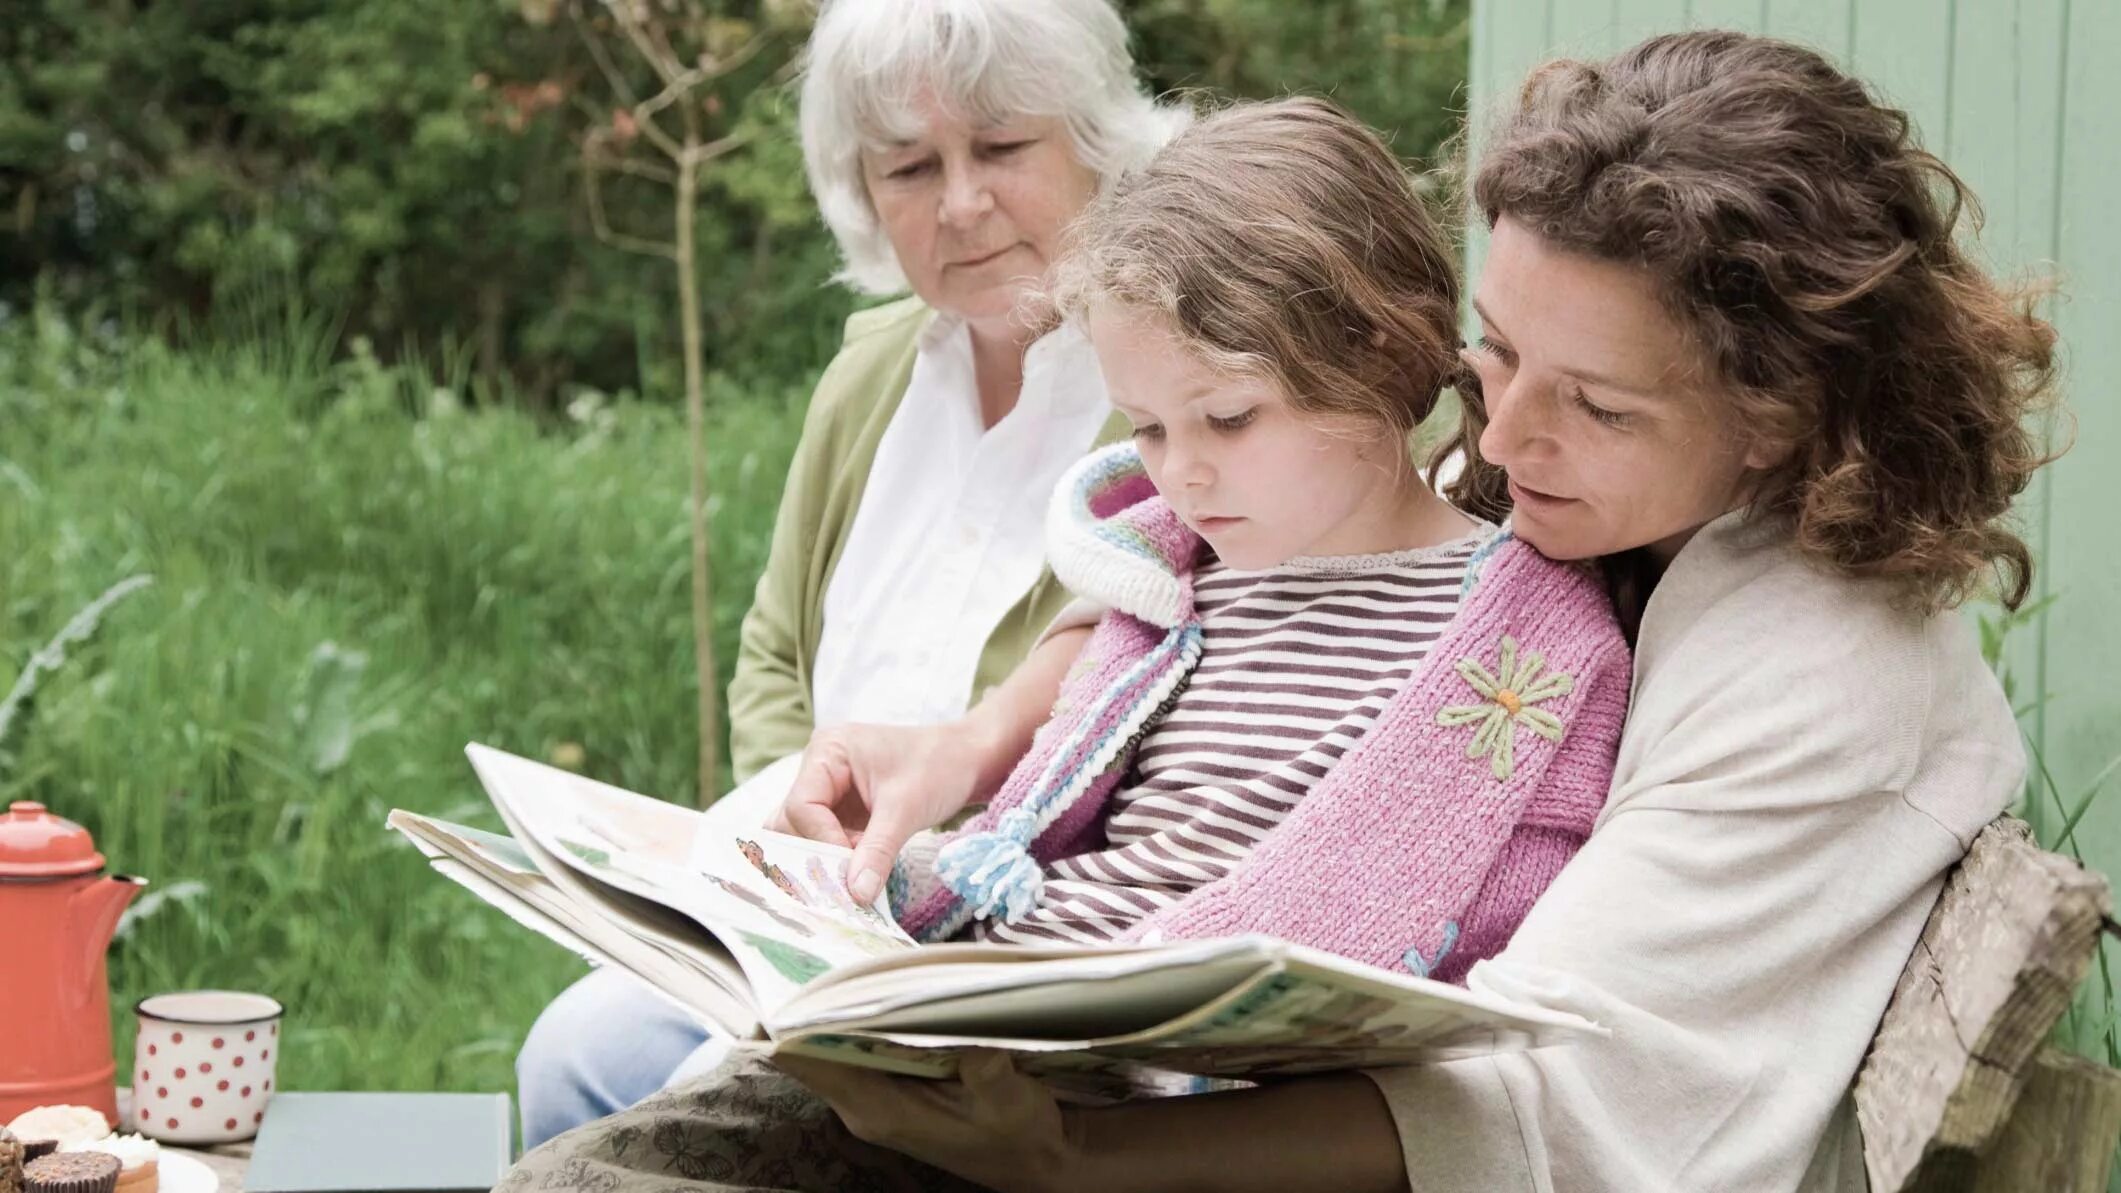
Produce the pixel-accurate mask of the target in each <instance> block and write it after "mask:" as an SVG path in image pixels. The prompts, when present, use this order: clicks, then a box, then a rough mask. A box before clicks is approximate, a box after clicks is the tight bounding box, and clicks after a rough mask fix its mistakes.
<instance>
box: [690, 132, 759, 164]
mask: <svg viewBox="0 0 2121 1193" xmlns="http://www.w3.org/2000/svg"><path fill="white" fill-rule="evenodd" d="M755 135H756V134H755V133H754V132H753V131H752V130H750V129H745V130H742V131H740V132H733V133H730V134H729V135H728V136H726V137H717V138H715V139H714V140H712V141H709V142H707V143H706V144H705V145H695V146H693V147H692V151H691V152H690V153H688V154H687V155H686V159H687V160H688V161H689V162H690V163H691V165H692V168H693V169H695V170H698V169H700V168H702V167H704V166H705V165H706V164H707V163H708V162H711V161H713V160H714V159H716V158H718V157H726V156H728V155H729V154H731V153H734V152H735V151H737V150H739V149H742V148H743V147H744V146H745V145H746V144H748V143H749V142H750V140H751V138H752V137H753V136H755Z"/></svg>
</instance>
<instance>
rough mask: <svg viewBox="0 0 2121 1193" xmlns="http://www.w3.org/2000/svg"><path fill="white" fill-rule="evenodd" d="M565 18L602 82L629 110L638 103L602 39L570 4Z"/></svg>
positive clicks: (624, 74)
mask: <svg viewBox="0 0 2121 1193" xmlns="http://www.w3.org/2000/svg"><path fill="white" fill-rule="evenodd" d="M567 16H568V18H569V19H570V20H572V21H573V22H574V28H575V32H576V33H579V34H581V36H582V44H583V45H584V46H587V47H588V49H589V56H590V58H591V59H593V60H594V61H595V62H596V64H597V70H598V71H600V72H602V74H603V76H604V82H606V83H607V84H609V85H610V86H611V93H612V94H613V95H615V96H617V97H618V100H619V102H620V103H622V104H625V105H626V106H627V107H629V108H630V107H633V106H634V105H636V104H638V103H640V102H641V101H640V100H639V99H638V98H637V97H636V96H635V95H634V94H633V87H632V85H631V84H629V83H627V82H626V72H624V71H622V70H620V69H619V67H618V64H617V63H615V62H613V61H612V60H611V55H610V54H609V53H607V52H606V51H605V49H604V39H603V38H601V37H598V36H597V35H596V33H595V32H593V31H592V30H591V29H590V28H589V26H588V24H587V23H586V22H584V21H583V20H582V13H581V10H580V9H578V8H576V7H574V6H573V5H571V4H570V5H568V6H567Z"/></svg>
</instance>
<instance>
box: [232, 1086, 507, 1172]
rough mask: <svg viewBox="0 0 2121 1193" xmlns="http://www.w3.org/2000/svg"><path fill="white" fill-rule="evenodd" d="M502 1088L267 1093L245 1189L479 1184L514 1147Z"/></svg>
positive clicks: (503, 1168)
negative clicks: (450, 1091) (269, 1096)
mask: <svg viewBox="0 0 2121 1193" xmlns="http://www.w3.org/2000/svg"><path fill="white" fill-rule="evenodd" d="M513 1141H514V1134H513V1131H512V1116H511V1115H510V1113H509V1103H508V1095H507V1094H388V1093H346V1094H336V1093H333V1094H325V1093H319V1094H276V1095H274V1097H273V1100H272V1102H271V1104H270V1105H268V1106H267V1107H266V1110H265V1124H264V1125H263V1126H262V1127H261V1128H259V1130H258V1142H257V1145H256V1147H255V1148H254V1149H253V1150H252V1153H251V1161H250V1171H249V1173H247V1174H246V1175H245V1176H244V1178H243V1188H244V1190H245V1193H470V1191H472V1190H477V1191H478V1193H485V1191H486V1190H489V1189H491V1188H493V1186H494V1184H495V1182H497V1181H499V1180H500V1179H501V1174H502V1173H503V1172H505V1171H507V1168H508V1164H509V1160H510V1158H511V1157H512V1156H513V1154H514V1143H513Z"/></svg>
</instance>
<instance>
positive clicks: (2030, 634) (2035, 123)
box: [1953, 0, 2114, 857]
mask: <svg viewBox="0 0 2121 1193" xmlns="http://www.w3.org/2000/svg"><path fill="white" fill-rule="evenodd" d="M2069 4H2070V0H2017V4H2016V5H2015V10H2014V14H2013V15H2014V17H2015V21H2014V27H2015V33H2016V37H2017V46H2016V48H2017V59H2018V67H2017V86H2016V88H2015V91H2014V94H2013V102H2012V108H2013V119H2012V130H2011V134H2010V137H2011V143H2012V145H2013V147H2014V153H2015V155H2016V162H2015V163H2014V166H2013V169H2012V172H2011V177H2010V178H2009V179H2008V180H2007V181H2006V182H1996V181H1993V180H1984V181H1983V183H1982V184H1980V185H1979V186H1977V188H1976V193H1978V194H1979V195H1980V196H1981V198H1982V199H1983V200H1986V201H1989V202H1990V203H1991V204H1992V208H1991V218H1990V222H1989V226H1988V229H1987V230H1985V231H1984V232H1983V234H1982V240H1983V242H1984V243H1985V245H1986V246H1987V247H1988V250H1989V254H1990V259H1991V260H1993V261H1995V262H1997V263H1999V264H2007V265H2009V266H2010V267H2012V268H2015V269H2017V270H2019V271H2021V272H2024V273H2037V274H2041V275H2045V276H2056V274H2057V270H2058V264H2057V260H2058V257H2059V255H2060V252H2061V245H2060V241H2059V239H2058V235H2057V228H2056V226H2055V221H2056V216H2057V214H2058V204H2057V199H2058V197H2059V191H2058V190H2057V187H2058V186H2059V185H2060V181H2061V172H2062V158H2061V150H2062V142H2063V139H2064V131H2065V130H2064V129H2063V127H2062V115H2063V102H2062V101H2063V89H2064V87H2066V86H2067V83H2068V79H2067V63H2066V61H2065V59H2066V54H2067V49H2066V45H2065V34H2066V32H2067V30H2066V28H2065V22H2066V21H2067V19H2068V7H2069ZM1966 16H1967V14H1966V13H1965V12H1964V11H1962V12H1961V14H1960V20H1961V21H1962V23H1964V22H1965V20H1966ZM1966 45H1967V43H1965V42H1964V41H1962V46H1966ZM1971 50H1972V47H1970V46H1968V47H1967V49H1966V50H1963V51H1962V56H1961V57H1960V58H1959V63H1960V65H1959V67H1958V68H1957V69H1958V70H1959V71H1961V72H1964V71H1965V70H1966V69H1967V66H1966V63H1967V59H1966V58H1965V57H1964V56H1963V54H1964V53H1966V52H1971ZM1956 90H1957V89H1955V91H1956ZM1998 98H1999V99H2000V97H1998ZM1976 99H1977V97H1974V96H1972V95H1968V96H1967V97H1966V99H1965V101H1963V102H1961V101H1959V100H1957V99H1956V98H1955V103H1959V104H1960V106H1959V108H1958V111H1959V112H1960V113H1961V116H1955V117H1954V126H1953V127H1954V133H1955V135H1956V133H1957V129H1958V123H1957V122H1958V120H1959V119H1960V118H1962V117H1963V115H1964V113H1965V112H1966V110H1967V105H1969V104H1971V103H1973V102H1975V100H1976ZM2006 190H2007V191H2008V197H2003V195H2004V191H2006ZM1995 204H2000V205H2001V207H2000V210H1999V209H1998V208H1997V207H1995V206H1993V205H1995ZM2047 309H2048V312H2049V314H2050V316H2051V317H2052V316H2053V315H2054V314H2055V313H2056V308H2055V307H2054V304H2052V303H2050V304H2049V305H2048V308H2047ZM2042 421H2043V431H2044V436H2045V437H2046V438H2047V439H2048V440H2049V441H2050V442H2052V440H2053V433H2054V432H2053V420H2052V419H2043V420H2042ZM2109 450H2112V449H2109ZM2054 471H2055V470H2054V469H2053V468H2043V469H2041V470H2040V473H2039V474H2038V475H2037V476H2036V477H2034V478H2033V483H2032V486H2031V487H2030V488H2028V489H2027V490H2026V492H2025V493H2023V494H2022V495H2020V497H2019V498H2018V508H2017V517H2018V521H2019V524H2020V526H2021V528H2022V530H2023V533H2024V534H2025V536H2026V541H2027V542H2028V543H2030V544H2031V546H2032V548H2033V555H2034V558H2035V560H2036V561H2037V563H2036V566H2035V570H2034V573H2033V584H2034V588H2033V599H2034V600H2036V601H2038V600H2042V599H2044V598H2045V597H2047V596H2048V595H2049V594H2050V593H2051V592H2052V591H2053V588H2052V585H2053V583H2054V574H2053V571H2054V570H2053V568H2052V567H2051V566H2050V565H2051V564H2052V563H2053V561H2054V554H2053V552H2052V551H2051V550H2050V549H2049V547H2048V542H2047V524H2048V520H2049V517H2050V513H2051V507H2050V505H2049V501H2050V493H2051V490H2052V487H2053V481H2054ZM2046 637H2047V622H2046V619H2045V618H2042V619H2040V620H2039V621H2038V622H2036V623H2035V624H2034V625H2032V626H2030V627H2028V628H2027V629H2025V630H2022V631H2020V632H2019V633H2017V634H2015V635H2013V637H2012V639H2011V641H2010V642H2009V643H2008V648H2007V653H2006V654H2005V661H2006V663H2007V664H2008V666H2009V667H2010V672H2011V674H2012V675H2013V676H2014V677H2016V679H2017V681H2018V683H2017V686H2018V687H2019V689H2020V690H2021V691H2022V692H2023V696H2021V699H2030V698H2032V697H2034V696H2037V695H2038V694H2040V693H2042V692H2046V691H2049V690H2050V689H2049V687H2048V680H2047V668H2046V661H2045V655H2046V650H2045V646H2046ZM2028 735H2029V737H2030V739H2031V744H2032V747H2033V749H2034V750H2036V751H2038V752H2040V753H2041V754H2042V755H2044V754H2045V753H2046V749H2047V732H2046V714H2045V712H2044V711H2043V712H2041V713H2039V714H2036V715H2035V716H2034V717H2033V718H2031V723H2030V724H2029V725H2028ZM2030 818H2031V819H2032V820H2033V823H2034V824H2036V825H2041V826H2043V827H2044V826H2045V825H2047V824H2049V823H2052V822H2053V817H2052V815H2051V813H2050V812H2048V811H2047V810H2046V809H2042V810H2041V811H2040V812H2039V813H2038V814H2036V815H2034V816H2032V817H2030ZM2107 856H2109V857H2111V856H2114V855H2113V854H2108V855H2107Z"/></svg>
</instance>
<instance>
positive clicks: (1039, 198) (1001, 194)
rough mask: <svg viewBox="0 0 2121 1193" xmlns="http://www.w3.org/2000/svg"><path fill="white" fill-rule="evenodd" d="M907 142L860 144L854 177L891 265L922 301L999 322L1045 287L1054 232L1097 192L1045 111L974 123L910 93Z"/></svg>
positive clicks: (983, 322)
mask: <svg viewBox="0 0 2121 1193" xmlns="http://www.w3.org/2000/svg"><path fill="white" fill-rule="evenodd" d="M920 111H921V112H922V115H923V120H924V122H925V125H926V127H925V129H924V131H923V133H922V135H921V136H920V137H918V138H917V139H915V140H912V141H907V142H903V143H900V144H896V145H892V146H890V147H888V148H886V149H883V150H881V151H872V150H868V149H865V150H863V151H862V178H863V180H864V182H865V183H866V184H867V185H868V188H869V201H870V202H871V204H873V205H874V206H875V208H876V214H877V218H878V219H879V220H880V221H882V224H883V228H884V234H885V235H886V236H887V237H889V238H890V240H891V247H892V249H893V250H894V251H895V252H896V253H897V254H898V261H899V267H900V268H901V269H903V270H905V273H906V278H907V280H908V281H909V282H911V283H912V285H913V292H914V293H915V294H918V295H919V296H920V297H921V299H922V300H923V301H925V302H926V303H927V304H928V305H930V306H932V307H935V308H936V309H937V310H941V311H947V312H949V313H951V314H953V315H957V316H960V317H962V318H964V319H966V320H968V321H970V322H972V323H973V324H974V325H975V326H986V327H991V328H999V327H1002V326H1005V325H1006V323H1007V320H1008V318H1009V316H1010V314H1011V313H1012V312H1013V311H1014V310H1015V309H1016V302H1017V298H1018V296H1019V295H1020V294H1022V293H1023V292H1024V291H1026V290H1028V289H1036V288H1038V287H1041V286H1043V285H1044V284H1045V279H1046V269H1047V266H1048V265H1049V264H1050V263H1051V262H1052V260H1053V257H1054V253H1055V249H1056V246H1057V244H1058V242H1059V240H1060V235H1061V231H1062V230H1063V229H1064V228H1066V227H1067V225H1068V221H1070V220H1072V219H1074V218H1075V217H1076V215H1077V214H1079V213H1080V212H1081V211H1082V209H1083V207H1084V205H1085V204H1087V203H1088V202H1089V201H1090V198H1091V196H1093V195H1094V194H1095V193H1096V192H1097V175H1096V174H1095V173H1094V172H1092V171H1091V170H1090V169H1089V168H1087V167H1085V166H1084V165H1083V164H1082V163H1081V162H1079V161H1077V160H1076V157H1075V147H1074V143H1073V141H1072V140H1071V139H1070V138H1069V136H1068V131H1067V127H1066V125H1065V124H1064V123H1063V122H1062V121H1061V120H1060V119H1058V118H1056V117H1028V116H1027V117H1021V118H1018V119H1014V120H1009V121H1005V122H1003V123H1001V124H978V123H973V122H971V121H969V120H968V119H967V118H965V117H963V116H959V115H956V114H955V113H953V112H951V111H949V110H948V109H946V108H944V107H943V106H942V105H941V104H939V103H937V102H936V101H935V100H934V99H933V98H932V97H929V98H926V99H924V100H923V101H922V102H921V106H920Z"/></svg>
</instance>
